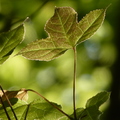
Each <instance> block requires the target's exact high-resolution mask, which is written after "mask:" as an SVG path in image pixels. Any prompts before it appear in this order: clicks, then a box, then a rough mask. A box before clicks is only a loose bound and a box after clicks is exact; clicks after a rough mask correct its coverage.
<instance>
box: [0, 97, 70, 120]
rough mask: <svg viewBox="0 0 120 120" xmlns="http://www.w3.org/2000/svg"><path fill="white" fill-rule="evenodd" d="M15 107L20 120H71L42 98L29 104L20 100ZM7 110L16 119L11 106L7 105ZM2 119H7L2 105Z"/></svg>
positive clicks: (0, 109) (0, 115)
mask: <svg viewBox="0 0 120 120" xmlns="http://www.w3.org/2000/svg"><path fill="white" fill-rule="evenodd" d="M53 104H54V105H56V106H57V107H59V108H61V107H60V106H59V105H57V104H55V103H53ZM13 109H14V111H15V113H16V116H17V118H18V120H69V119H68V118H67V117H66V116H65V115H64V114H63V113H61V112H60V111H58V110H57V109H56V108H54V107H53V106H52V105H50V104H49V103H48V102H46V101H45V100H43V99H42V98H41V99H39V100H35V101H33V102H31V103H29V104H26V103H25V102H23V101H20V100H19V101H18V102H17V104H15V105H14V106H13ZM7 112H8V114H9V115H10V118H11V120H15V118H14V116H13V113H12V111H11V109H10V108H9V107H7ZM25 118H26V119H25ZM0 119H1V120H7V117H6V114H5V112H4V110H3V108H2V107H0Z"/></svg>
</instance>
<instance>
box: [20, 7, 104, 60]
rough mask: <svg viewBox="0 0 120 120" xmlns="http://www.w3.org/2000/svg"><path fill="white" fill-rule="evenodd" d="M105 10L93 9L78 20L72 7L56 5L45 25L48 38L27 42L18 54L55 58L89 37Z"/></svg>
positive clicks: (35, 58)
mask: <svg viewBox="0 0 120 120" xmlns="http://www.w3.org/2000/svg"><path fill="white" fill-rule="evenodd" d="M105 11H106V10H104V9H99V10H94V11H92V12H90V13H89V14H87V15H86V16H85V17H84V18H83V19H82V20H81V21H80V22H78V21H77V12H76V11H75V10H74V9H73V8H71V7H56V8H55V13H54V15H53V17H51V18H50V19H49V20H48V21H47V23H46V25H45V31H46V32H47V33H48V38H46V39H41V40H37V41H34V42H32V43H30V44H28V45H27V46H26V47H25V48H23V49H22V50H21V51H20V52H19V53H18V54H21V55H23V56H24V57H26V58H27V59H32V60H42V61H50V60H52V59H55V58H56V57H58V56H60V55H62V54H63V53H65V51H66V50H68V49H71V48H73V47H74V46H76V45H77V44H79V43H81V42H82V41H84V40H86V39H88V38H90V37H91V36H92V35H93V34H94V33H95V32H96V31H97V30H98V28H99V27H100V26H101V24H102V23H103V20H104V17H105Z"/></svg>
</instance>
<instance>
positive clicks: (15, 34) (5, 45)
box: [0, 24, 24, 64]
mask: <svg viewBox="0 0 120 120" xmlns="http://www.w3.org/2000/svg"><path fill="white" fill-rule="evenodd" d="M23 37H24V25H23V24H22V25H20V26H19V27H17V28H15V29H14V30H11V31H9V32H5V33H1V34H0V64H2V63H3V62H4V61H5V60H7V59H8V58H9V56H10V55H11V54H12V52H13V50H14V49H15V47H17V45H18V44H19V43H20V42H21V41H22V40H23Z"/></svg>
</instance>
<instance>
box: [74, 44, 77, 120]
mask: <svg viewBox="0 0 120 120" xmlns="http://www.w3.org/2000/svg"><path fill="white" fill-rule="evenodd" d="M73 51H74V73H73V111H74V118H75V120H77V116H76V90H75V88H76V68H77V51H76V46H74V47H73Z"/></svg>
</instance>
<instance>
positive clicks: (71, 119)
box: [26, 89, 73, 120]
mask: <svg viewBox="0 0 120 120" xmlns="http://www.w3.org/2000/svg"><path fill="white" fill-rule="evenodd" d="M26 91H31V92H34V93H36V94H37V95H39V96H40V97H42V98H43V99H44V100H45V101H46V102H48V103H49V104H50V105H52V106H53V107H54V108H56V109H57V110H59V111H60V112H61V113H63V114H64V115H65V116H67V117H68V118H69V119H70V120H73V118H72V117H70V116H69V115H68V114H66V113H65V112H64V111H62V110H61V109H60V108H58V107H57V106H56V105H54V104H53V103H52V102H50V101H49V100H48V99H46V98H45V97H44V96H42V95H41V94H40V93H38V92H36V91H34V90H32V89H27V90H26Z"/></svg>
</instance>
